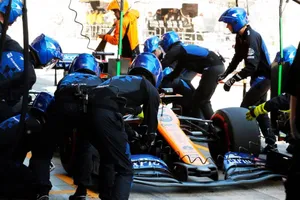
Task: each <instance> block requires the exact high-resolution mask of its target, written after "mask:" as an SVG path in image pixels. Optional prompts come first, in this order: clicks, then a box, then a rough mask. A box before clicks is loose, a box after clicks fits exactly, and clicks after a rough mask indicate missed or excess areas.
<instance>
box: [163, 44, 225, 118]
mask: <svg viewBox="0 0 300 200" xmlns="http://www.w3.org/2000/svg"><path fill="white" fill-rule="evenodd" d="M175 62H177V64H176V65H175V67H174V71H173V72H171V73H170V74H169V75H167V76H166V77H165V78H164V81H163V83H164V82H165V81H170V80H174V79H175V78H177V77H178V76H179V75H180V74H181V72H182V71H183V70H184V69H187V70H190V71H193V72H197V73H199V74H202V76H201V80H200V82H199V86H198V88H197V89H196V90H195V92H194V94H193V98H192V102H191V105H192V110H193V113H192V115H193V116H194V117H200V116H201V115H200V113H201V112H202V113H203V115H204V118H205V119H210V118H211V116H212V115H213V110H212V107H211V103H210V99H211V97H212V95H213V94H214V92H215V89H216V87H217V82H216V80H217V77H218V75H220V74H222V73H223V72H224V70H225V67H224V64H223V62H222V61H221V59H220V58H219V56H218V55H216V54H215V53H214V52H212V51H209V50H208V49H206V48H203V47H200V46H197V45H192V44H184V43H181V42H176V43H174V44H173V45H171V47H170V49H169V50H168V51H167V53H166V55H165V57H164V58H163V59H162V61H161V63H162V66H163V68H165V67H168V66H171V65H172V64H174V63H175Z"/></svg>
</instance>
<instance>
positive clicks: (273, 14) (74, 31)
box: [8, 0, 300, 60]
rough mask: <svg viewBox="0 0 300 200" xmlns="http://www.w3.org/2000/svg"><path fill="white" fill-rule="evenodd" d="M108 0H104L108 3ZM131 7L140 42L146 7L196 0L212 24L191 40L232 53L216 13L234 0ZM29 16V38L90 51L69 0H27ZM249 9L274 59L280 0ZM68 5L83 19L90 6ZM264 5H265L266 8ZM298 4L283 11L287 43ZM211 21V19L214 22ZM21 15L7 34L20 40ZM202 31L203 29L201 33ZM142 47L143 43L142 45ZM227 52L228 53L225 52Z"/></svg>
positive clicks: (295, 37) (294, 35)
mask: <svg viewBox="0 0 300 200" xmlns="http://www.w3.org/2000/svg"><path fill="white" fill-rule="evenodd" d="M108 1H109V0H105V2H106V3H107V2H108ZM129 2H130V4H131V6H132V8H133V9H138V10H139V11H140V14H141V16H140V18H139V30H140V32H139V38H140V43H141V44H143V42H144V40H145V39H146V38H147V37H149V32H148V30H147V27H146V23H145V18H146V15H147V13H148V12H149V11H152V13H155V11H156V10H157V9H158V8H159V7H165V8H168V7H172V8H180V7H181V5H182V3H198V14H200V13H202V14H203V17H199V16H198V17H199V18H200V19H202V21H203V23H204V24H214V25H211V26H205V27H210V29H209V30H207V29H205V27H204V28H203V29H201V30H200V29H197V32H199V33H200V34H202V36H203V38H204V40H203V41H197V40H194V41H186V42H194V43H197V44H200V45H203V46H206V47H208V48H210V49H212V50H218V51H220V52H221V53H222V54H225V57H231V55H232V48H231V46H232V45H233V44H234V35H232V34H230V33H229V32H228V30H227V29H226V25H225V24H223V23H219V22H217V20H218V17H219V16H220V15H221V14H222V13H223V12H224V10H226V8H228V5H229V6H234V4H235V0H227V1H226V0H200V1H199V0H176V1H175V0H139V1H137V0H129ZM246 3H247V0H239V5H240V6H241V7H245V8H246V5H247V4H246ZM27 4H28V5H27V7H28V20H29V40H30V41H32V40H33V39H34V38H35V37H37V36H38V35H39V34H41V33H45V34H47V35H49V36H51V37H54V38H55V39H57V40H58V41H59V42H60V44H61V46H62V48H63V51H64V52H69V53H71V52H91V50H90V49H87V44H88V40H87V39H85V38H83V37H82V36H80V34H79V32H80V29H81V27H80V26H79V25H78V24H76V23H75V22H74V16H75V14H74V12H72V11H71V10H69V9H68V5H69V0H63V1H62V0H51V1H49V0H39V1H36V0H28V1H27ZM248 5H249V11H250V22H251V25H252V26H253V28H255V29H256V30H257V31H259V32H260V33H261V34H262V36H263V38H264V39H265V42H266V44H267V47H268V49H269V51H270V54H271V59H272V60H273V58H274V56H275V54H276V52H277V51H278V50H279V33H278V30H279V29H278V6H279V0H248ZM71 7H72V8H73V9H75V10H76V11H77V12H78V17H77V18H78V21H80V22H83V23H84V21H85V14H86V11H87V10H89V9H91V6H90V4H89V3H82V2H80V0H72V4H71ZM266 8H267V9H266ZM299 9H300V7H299V5H298V4H296V3H294V2H292V1H291V2H289V3H288V4H287V6H286V7H285V10H284V13H283V27H284V31H283V44H284V46H288V45H290V44H293V45H295V46H297V43H298V41H300V34H299V32H300V30H299V29H300V26H298V24H297V20H298V19H300V12H299ZM213 22H214V23H213ZM21 32H22V19H21V18H19V19H18V20H17V22H16V24H14V26H11V27H10V28H9V30H8V34H9V35H10V36H12V37H13V38H15V39H16V40H17V41H19V42H20V43H21V44H23V41H22V40H23V37H22V34H20V33H21ZM203 32H204V33H203ZM98 43H99V40H95V39H92V40H91V42H90V44H89V47H90V48H95V47H96V46H97V44H98ZM141 48H142V47H141ZM108 50H109V51H116V47H115V46H109V45H108ZM226 54H228V55H226Z"/></svg>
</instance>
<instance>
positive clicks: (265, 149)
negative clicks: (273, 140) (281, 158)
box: [261, 144, 278, 154]
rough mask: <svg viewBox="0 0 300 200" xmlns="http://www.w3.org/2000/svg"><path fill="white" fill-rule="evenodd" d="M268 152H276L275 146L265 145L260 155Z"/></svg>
mask: <svg viewBox="0 0 300 200" xmlns="http://www.w3.org/2000/svg"><path fill="white" fill-rule="evenodd" d="M270 151H278V149H277V144H267V145H266V146H265V147H264V148H263V149H262V151H261V153H262V154H267V153H268V152H270Z"/></svg>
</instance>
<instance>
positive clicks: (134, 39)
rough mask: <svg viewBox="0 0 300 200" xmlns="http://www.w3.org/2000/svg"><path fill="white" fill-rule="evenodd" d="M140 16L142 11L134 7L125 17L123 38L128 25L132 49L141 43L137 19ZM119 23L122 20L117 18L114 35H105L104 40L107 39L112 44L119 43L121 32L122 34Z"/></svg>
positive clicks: (128, 35)
mask: <svg viewBox="0 0 300 200" xmlns="http://www.w3.org/2000/svg"><path fill="white" fill-rule="evenodd" d="M139 16H140V13H139V12H138V11H137V10H133V9H132V10H129V11H127V12H126V13H125V15H124V17H123V24H122V38H124V36H125V33H126V30H127V27H128V26H129V28H128V32H127V37H128V40H129V44H130V49H131V50H134V49H135V48H136V47H137V46H138V44H139V39H138V21H137V20H138V18H139ZM119 25H120V22H119V20H117V21H116V29H115V31H114V34H113V35H105V37H104V40H106V41H107V42H109V43H110V44H113V45H118V43H119V34H120V27H119ZM123 49H124V48H123Z"/></svg>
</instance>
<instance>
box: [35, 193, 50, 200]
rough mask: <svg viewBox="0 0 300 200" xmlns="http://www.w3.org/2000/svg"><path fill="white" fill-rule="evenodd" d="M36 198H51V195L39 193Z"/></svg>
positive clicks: (47, 199) (38, 199)
mask: <svg viewBox="0 0 300 200" xmlns="http://www.w3.org/2000/svg"><path fill="white" fill-rule="evenodd" d="M36 200H49V195H47V194H45V195H40V194H38V195H37V197H36Z"/></svg>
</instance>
